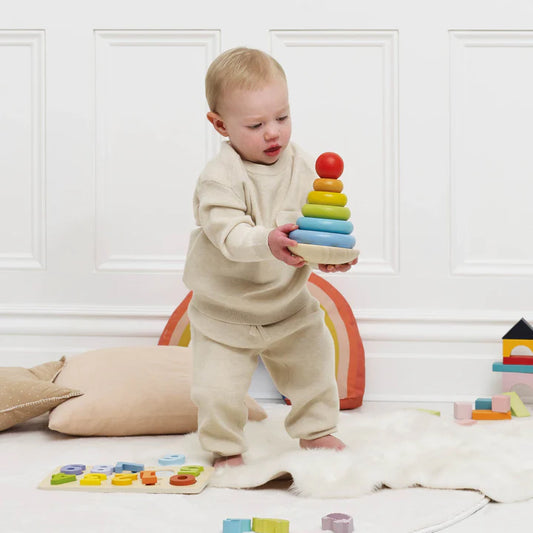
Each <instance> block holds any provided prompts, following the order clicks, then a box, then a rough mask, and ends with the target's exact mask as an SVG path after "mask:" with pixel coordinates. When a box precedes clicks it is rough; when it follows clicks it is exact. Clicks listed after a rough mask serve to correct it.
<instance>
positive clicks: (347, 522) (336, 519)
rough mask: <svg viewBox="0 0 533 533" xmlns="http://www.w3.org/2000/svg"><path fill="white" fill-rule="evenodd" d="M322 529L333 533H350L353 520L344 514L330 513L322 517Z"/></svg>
mask: <svg viewBox="0 0 533 533" xmlns="http://www.w3.org/2000/svg"><path fill="white" fill-rule="evenodd" d="M322 529H323V530H328V531H333V533H352V531H353V518H352V517H351V516H350V515H348V514H344V513H331V514H328V515H326V516H323V517H322Z"/></svg>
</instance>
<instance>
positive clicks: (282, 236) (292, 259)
mask: <svg viewBox="0 0 533 533" xmlns="http://www.w3.org/2000/svg"><path fill="white" fill-rule="evenodd" d="M295 229H298V226H297V225H296V224H283V226H279V227H277V228H275V229H273V230H272V231H271V232H270V233H269V234H268V247H269V248H270V251H271V252H272V255H273V256H274V257H275V258H276V259H279V260H280V261H283V262H284V263H287V265H290V266H293V267H296V268H300V267H303V266H304V265H305V261H304V260H303V259H302V258H301V257H300V256H299V255H294V254H293V253H292V252H291V251H290V250H289V249H288V248H287V246H296V245H297V244H298V243H297V242H296V241H294V240H292V239H289V233H290V232H291V231H294V230H295Z"/></svg>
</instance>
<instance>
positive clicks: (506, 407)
mask: <svg viewBox="0 0 533 533" xmlns="http://www.w3.org/2000/svg"><path fill="white" fill-rule="evenodd" d="M492 410H493V411H495V412H497V413H507V412H508V411H510V410H511V397H510V396H509V395H506V394H497V395H496V396H493V397H492Z"/></svg>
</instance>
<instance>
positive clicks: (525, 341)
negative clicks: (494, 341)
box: [502, 318, 533, 358]
mask: <svg viewBox="0 0 533 533" xmlns="http://www.w3.org/2000/svg"><path fill="white" fill-rule="evenodd" d="M502 345H503V346H502V348H503V357H504V358H505V357H510V355H511V352H512V351H513V349H514V348H515V347H517V346H525V347H526V348H529V349H530V350H531V351H532V352H533V327H532V326H531V324H530V323H529V322H528V321H527V320H526V319H525V318H521V319H520V320H519V321H518V322H517V323H516V324H515V325H514V326H513V327H512V328H511V329H510V330H509V331H508V332H507V333H506V334H505V335H504V336H503V337H502Z"/></svg>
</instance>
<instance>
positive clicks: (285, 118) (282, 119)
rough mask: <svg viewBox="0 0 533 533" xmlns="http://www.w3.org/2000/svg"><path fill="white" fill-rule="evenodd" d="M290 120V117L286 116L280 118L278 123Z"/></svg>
mask: <svg viewBox="0 0 533 533" xmlns="http://www.w3.org/2000/svg"><path fill="white" fill-rule="evenodd" d="M288 118H289V115H284V116H283V117H279V118H278V121H279V122H283V121H284V120H287V119H288Z"/></svg>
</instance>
